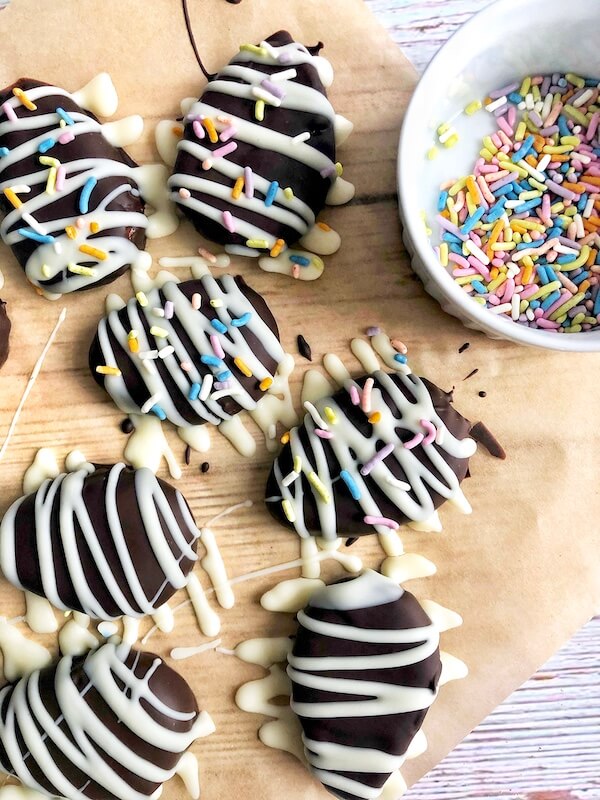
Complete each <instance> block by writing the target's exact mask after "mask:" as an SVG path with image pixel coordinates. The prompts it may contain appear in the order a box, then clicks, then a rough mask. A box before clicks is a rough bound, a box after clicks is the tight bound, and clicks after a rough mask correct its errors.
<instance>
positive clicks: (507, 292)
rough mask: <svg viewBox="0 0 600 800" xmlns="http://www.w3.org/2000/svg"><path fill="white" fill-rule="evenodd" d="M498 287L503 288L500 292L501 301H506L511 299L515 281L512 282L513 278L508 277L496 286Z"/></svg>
mask: <svg viewBox="0 0 600 800" xmlns="http://www.w3.org/2000/svg"><path fill="white" fill-rule="evenodd" d="M498 288H499V289H503V290H504V291H503V292H502V297H501V299H502V302H503V303H508V301H509V300H510V299H511V297H512V296H513V294H514V293H515V282H514V279H513V278H509V279H508V280H507V281H505V283H504V285H503V286H501V287H498Z"/></svg>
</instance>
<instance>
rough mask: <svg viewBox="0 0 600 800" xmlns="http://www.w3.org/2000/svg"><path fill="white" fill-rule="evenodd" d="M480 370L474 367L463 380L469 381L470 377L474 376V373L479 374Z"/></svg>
mask: <svg viewBox="0 0 600 800" xmlns="http://www.w3.org/2000/svg"><path fill="white" fill-rule="evenodd" d="M478 372H479V369H478V368H477V367H475V369H472V370H471V372H469V374H468V375H466V376H465V377H464V378H463V381H468V380H469V378H472V377H473V375H477V373H478Z"/></svg>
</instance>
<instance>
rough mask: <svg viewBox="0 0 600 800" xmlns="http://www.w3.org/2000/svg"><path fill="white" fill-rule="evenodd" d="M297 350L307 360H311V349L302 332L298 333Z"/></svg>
mask: <svg viewBox="0 0 600 800" xmlns="http://www.w3.org/2000/svg"><path fill="white" fill-rule="evenodd" d="M298 352H299V353H300V355H301V356H302V357H303V358H305V359H306V360H307V361H312V350H311V347H310V345H309V343H308V342H307V341H306V339H305V338H304V336H302V334H301V333H300V334H298Z"/></svg>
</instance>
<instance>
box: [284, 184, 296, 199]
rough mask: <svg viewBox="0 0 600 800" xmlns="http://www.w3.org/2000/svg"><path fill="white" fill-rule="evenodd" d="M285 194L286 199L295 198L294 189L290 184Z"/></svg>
mask: <svg viewBox="0 0 600 800" xmlns="http://www.w3.org/2000/svg"><path fill="white" fill-rule="evenodd" d="M283 196H284V197H285V199H286V200H293V199H294V190H293V189H292V188H291V187H290V186H286V187H285V189H284V190H283Z"/></svg>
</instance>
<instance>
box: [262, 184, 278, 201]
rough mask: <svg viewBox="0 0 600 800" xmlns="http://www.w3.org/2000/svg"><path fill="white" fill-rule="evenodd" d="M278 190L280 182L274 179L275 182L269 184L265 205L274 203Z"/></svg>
mask: <svg viewBox="0 0 600 800" xmlns="http://www.w3.org/2000/svg"><path fill="white" fill-rule="evenodd" d="M278 191H279V184H278V183H277V181H273V183H272V184H271V185H270V186H269V189H268V191H267V196H266V197H265V205H266V206H267V207H268V206H272V205H273V201H274V200H275V195H276V194H277V192H278Z"/></svg>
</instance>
